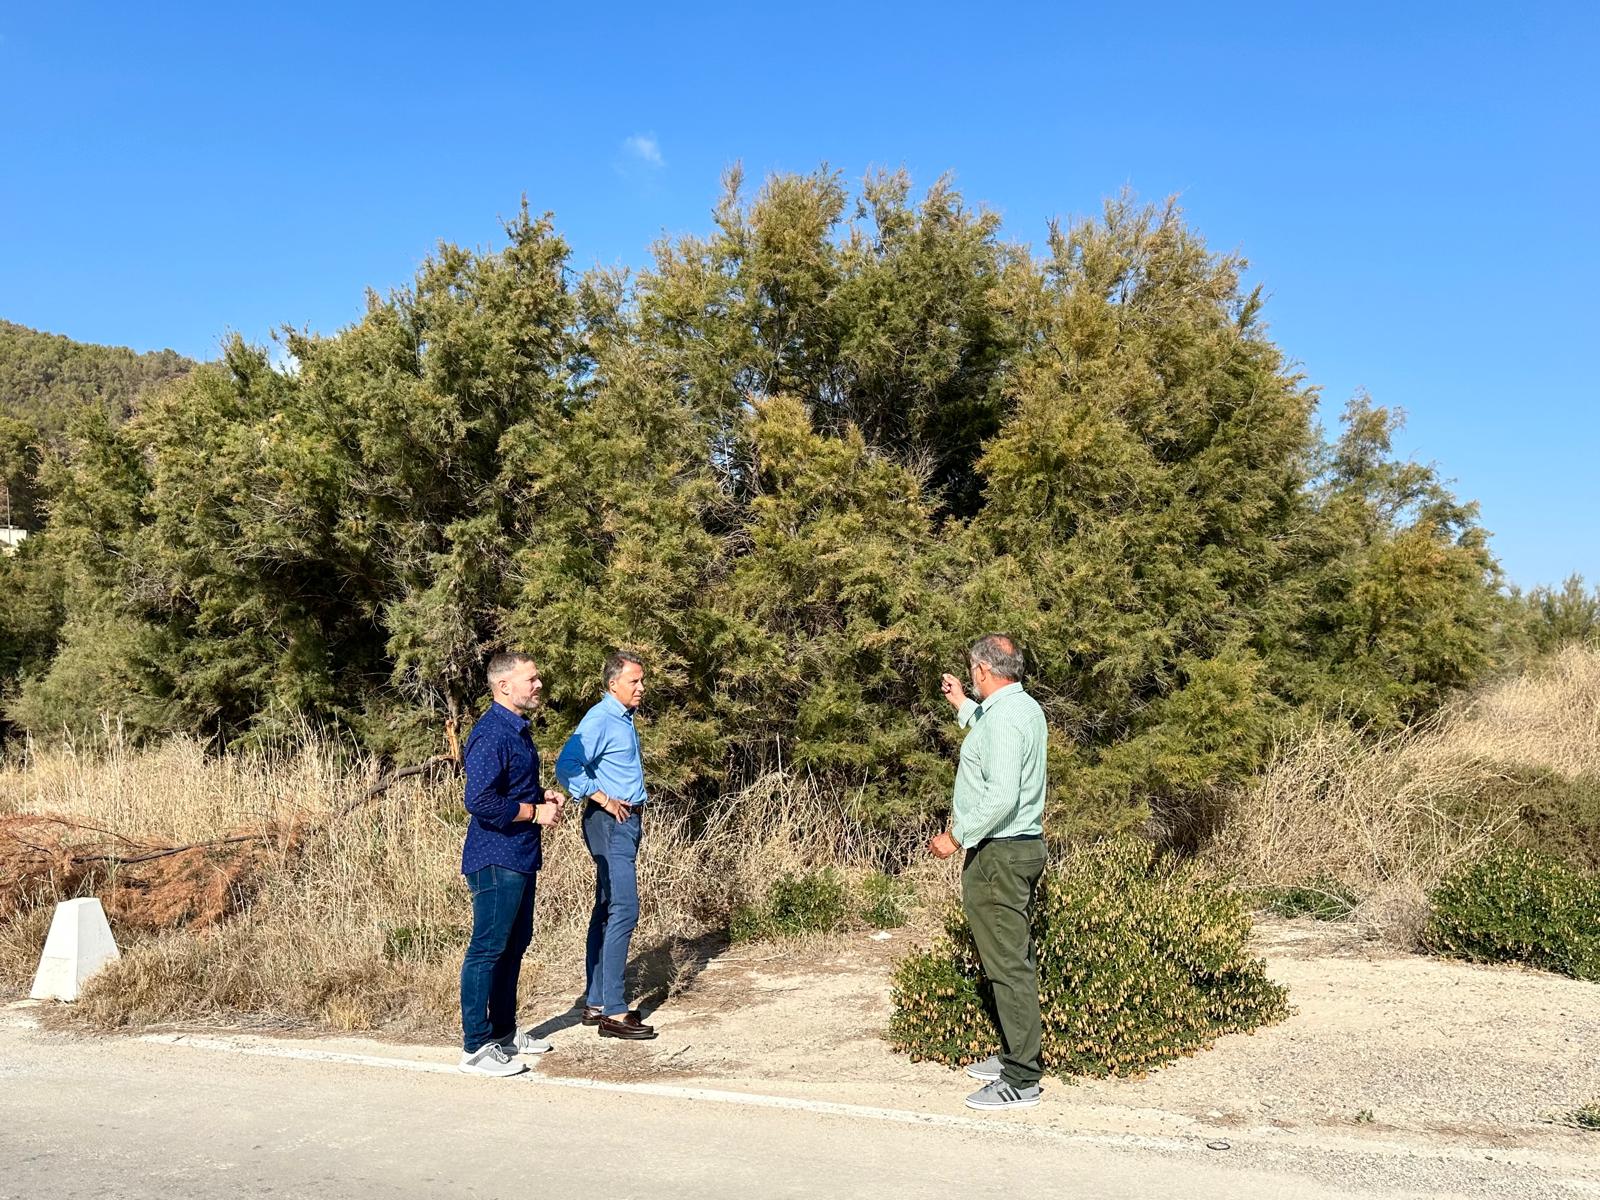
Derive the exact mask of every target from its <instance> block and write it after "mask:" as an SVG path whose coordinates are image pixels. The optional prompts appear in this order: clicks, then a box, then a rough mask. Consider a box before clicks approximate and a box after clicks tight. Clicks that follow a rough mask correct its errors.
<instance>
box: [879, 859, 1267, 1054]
mask: <svg viewBox="0 0 1600 1200" xmlns="http://www.w3.org/2000/svg"><path fill="white" fill-rule="evenodd" d="M1249 932H1250V919H1249V916H1248V915H1247V914H1246V912H1245V909H1244V906H1243V903H1242V901H1241V899H1240V898H1239V897H1238V896H1237V895H1235V894H1232V893H1230V892H1229V891H1228V890H1227V889H1226V888H1225V887H1224V886H1223V885H1222V884H1221V883H1220V882H1219V881H1218V880H1216V879H1215V878H1213V877H1211V876H1209V875H1207V874H1206V873H1205V872H1204V871H1203V870H1202V869H1201V868H1200V867H1199V866H1198V865H1197V864H1196V863H1195V862H1194V861H1192V860H1181V861H1180V860H1178V859H1176V858H1174V857H1172V856H1166V855H1160V854H1158V853H1157V851H1156V849H1155V848H1154V847H1153V846H1152V845H1151V844H1150V843H1148V842H1145V841H1143V840H1141V839H1137V838H1119V839H1116V840H1113V841H1108V842H1102V843H1099V844H1098V845H1095V846H1091V847H1088V848H1085V849H1083V850H1079V851H1077V852H1076V853H1074V854H1073V855H1072V856H1071V857H1069V858H1067V859H1066V860H1065V861H1064V862H1061V863H1059V864H1057V865H1054V866H1052V867H1051V869H1050V870H1048V871H1047V872H1046V875H1045V878H1044V880H1043V881H1042V882H1041V885H1040V894H1039V897H1038V900H1037V903H1036V906H1035V911H1034V921H1033V937H1034V946H1035V950H1036V954H1037V956H1038V962H1039V993H1040V1003H1041V1009H1042V1014H1043V1019H1044V1041H1043V1058H1044V1065H1045V1067H1046V1069H1048V1070H1051V1071H1054V1072H1056V1073H1057V1074H1063V1075H1095V1076H1106V1075H1138V1074H1142V1073H1143V1072H1145V1071H1148V1070H1150V1069H1151V1068H1154V1067H1159V1066H1162V1065H1164V1064H1166V1063H1169V1062H1172V1061H1173V1060H1175V1059H1176V1058H1178V1057H1180V1056H1182V1055H1186V1054H1191V1053H1193V1052H1194V1051H1196V1050H1199V1049H1203V1048H1205V1047H1207V1046H1209V1045H1210V1044H1211V1043H1212V1042H1213V1041H1215V1039H1216V1038H1217V1037H1219V1036H1220V1035H1222V1034H1225V1033H1235V1032H1243V1031H1248V1030H1252V1029H1255V1028H1257V1027H1258V1026H1261V1025H1264V1024H1268V1023H1271V1022H1273V1021H1278V1020H1281V1019H1282V1018H1283V1017H1284V1016H1286V1015H1287V1014H1288V1012H1289V1005H1288V992H1287V990H1286V989H1285V988H1283V987H1281V986H1279V985H1278V984H1275V983H1273V982H1272V981H1271V980H1269V979H1268V978H1267V977H1266V973H1265V970H1264V964H1263V963H1262V962H1261V961H1260V960H1259V959H1252V958H1251V957H1250V955H1249V953H1248V951H1247V949H1246V941H1247V938H1248V936H1249ZM987 993H988V984H987V981H986V980H985V979H984V977H983V973H982V970H981V968H980V966H979V963H978V957H977V952H976V949H975V948H974V946H973V944H972V936H971V932H970V930H969V929H968V928H967V925H966V921H965V920H964V919H963V918H962V916H961V914H960V913H959V911H957V912H952V913H951V914H950V917H949V918H948V919H947V921H946V924H945V937H944V939H942V940H941V941H940V942H939V943H937V944H936V945H935V946H934V947H933V949H931V950H928V951H924V952H920V953H916V954H912V955H910V956H908V957H907V958H906V959H904V960H903V961H902V962H901V963H900V965H899V966H898V967H897V968H896V971H895V976H894V991H893V1003H894V1012H893V1015H892V1017H891V1018H890V1023H889V1038H890V1041H891V1043H892V1044H893V1045H894V1046H895V1047H896V1048H897V1049H899V1050H902V1051H905V1052H906V1053H908V1054H910V1055H911V1056H912V1057H913V1058H915V1059H932V1060H934V1061H936V1062H942V1063H945V1064H947V1065H949V1066H959V1065H963V1064H965V1063H969V1062H972V1061H975V1060H976V1059H979V1058H982V1057H984V1056H985V1055H987V1054H989V1053H991V1052H992V1051H993V1050H994V1047H995V1045H996V1042H997V1033H996V1026H995V1023H994V1018H993V1016H992V1013H993V1005H992V1000H991V998H990V997H989V995H988V994H987Z"/></svg>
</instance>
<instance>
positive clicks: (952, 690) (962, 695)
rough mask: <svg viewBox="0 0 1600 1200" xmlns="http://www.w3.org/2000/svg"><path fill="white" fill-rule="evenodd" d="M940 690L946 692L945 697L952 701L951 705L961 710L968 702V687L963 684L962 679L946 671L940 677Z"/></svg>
mask: <svg viewBox="0 0 1600 1200" xmlns="http://www.w3.org/2000/svg"><path fill="white" fill-rule="evenodd" d="M939 690H940V691H941V692H943V693H944V698H945V699H946V700H948V701H950V707H951V708H953V709H956V710H958V711H959V710H960V708H961V706H962V705H963V704H965V703H966V702H967V689H966V688H964V687H962V686H961V680H959V679H957V678H956V677H955V676H954V675H952V674H950V672H948V671H946V672H945V673H944V674H943V675H941V676H940V677H939Z"/></svg>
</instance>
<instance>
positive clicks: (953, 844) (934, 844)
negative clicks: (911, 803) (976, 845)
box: [928, 675, 961, 858]
mask: <svg viewBox="0 0 1600 1200" xmlns="http://www.w3.org/2000/svg"><path fill="white" fill-rule="evenodd" d="M945 678H946V679H949V678H950V676H948V675H946V676H945ZM959 849H961V844H960V843H959V842H957V841H956V839H955V838H954V837H952V836H951V835H950V832H949V831H948V830H946V831H945V832H944V833H941V834H937V835H936V836H935V837H934V839H933V840H932V841H930V842H929V843H928V853H929V854H931V855H933V856H934V857H935V858H949V857H950V856H951V855H952V854H954V853H955V852H956V851H957V850H959Z"/></svg>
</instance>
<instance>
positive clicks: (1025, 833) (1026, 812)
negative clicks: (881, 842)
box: [928, 633, 1049, 1110]
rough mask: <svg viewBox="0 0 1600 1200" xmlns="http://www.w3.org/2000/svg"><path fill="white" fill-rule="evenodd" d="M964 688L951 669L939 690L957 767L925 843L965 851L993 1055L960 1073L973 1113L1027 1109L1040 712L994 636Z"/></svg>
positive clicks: (1034, 1085)
mask: <svg viewBox="0 0 1600 1200" xmlns="http://www.w3.org/2000/svg"><path fill="white" fill-rule="evenodd" d="M968 659H969V663H970V667H971V673H972V686H973V690H974V691H976V692H977V693H978V698H977V700H973V699H972V698H971V697H969V696H968V695H967V694H966V690H965V689H964V688H963V687H962V685H961V681H960V680H959V679H957V678H956V677H955V676H954V675H946V676H944V679H943V681H942V682H941V684H940V690H941V691H943V693H944V698H945V699H946V700H948V701H949V702H950V705H951V707H952V708H954V709H955V710H956V720H957V721H958V722H959V723H960V724H961V725H962V727H963V728H965V729H966V730H967V736H966V739H965V740H964V741H963V742H962V743H961V761H960V765H959V766H958V767H957V768H956V786H955V795H954V798H953V800H952V803H951V810H950V816H951V823H950V829H949V830H948V831H947V832H945V833H941V834H939V835H938V836H937V837H935V838H934V839H933V840H932V841H931V842H930V843H929V844H928V849H929V850H930V851H931V852H932V853H933V854H934V855H935V856H936V857H938V858H949V857H950V856H951V855H952V854H954V853H955V852H956V851H957V850H965V851H966V860H965V862H964V863H963V865H962V868H961V907H962V909H963V910H964V911H965V913H966V916H967V924H968V925H970V926H971V927H972V940H973V941H974V942H975V943H976V944H977V947H978V957H979V959H980V960H981V961H982V963H983V973H984V975H985V976H987V977H988V980H989V984H990V989H991V998H992V1008H991V1015H992V1016H993V1017H994V1019H995V1024H996V1026H997V1027H998V1028H999V1030H1000V1040H1001V1052H1000V1053H999V1054H996V1055H992V1056H990V1057H989V1058H987V1059H985V1060H984V1061H983V1062H979V1063H973V1064H972V1065H971V1066H969V1067H968V1068H967V1074H968V1075H971V1076H972V1077H973V1078H974V1079H981V1080H983V1081H984V1086H983V1087H982V1088H980V1089H979V1090H978V1091H976V1092H974V1093H973V1094H972V1095H970V1096H968V1097H967V1107H968V1108H977V1109H986V1110H987V1109H1007V1108H1031V1107H1033V1106H1034V1105H1035V1104H1038V1103H1039V1096H1040V1087H1039V1078H1040V1075H1041V1067H1040V1062H1039V1043H1040V1040H1041V1029H1040V1020H1039V972H1038V967H1037V964H1036V963H1035V961H1034V954H1033V940H1032V937H1031V933H1030V929H1031V924H1032V917H1033V893H1034V889H1035V887H1036V886H1037V884H1038V882H1039V877H1040V876H1041V875H1042V874H1043V873H1044V864H1045V848H1044V787H1045V749H1046V744H1047V741H1048V738H1049V730H1048V728H1047V727H1046V725H1045V719H1044V710H1043V709H1041V708H1040V707H1039V704H1038V702H1037V701H1036V700H1034V698H1033V697H1032V696H1030V695H1028V693H1027V692H1025V691H1023V690H1022V683H1021V680H1022V653H1021V651H1020V650H1019V649H1018V648H1017V644H1016V643H1015V642H1014V641H1013V640H1012V639H1011V638H1009V637H1007V636H1006V635H1005V634H1003V633H991V634H989V635H988V636H986V637H983V638H980V639H979V640H978V641H977V642H976V643H974V645H973V647H972V649H971V651H970V652H969V654H968Z"/></svg>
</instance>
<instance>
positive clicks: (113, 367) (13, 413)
mask: <svg viewBox="0 0 1600 1200" xmlns="http://www.w3.org/2000/svg"><path fill="white" fill-rule="evenodd" d="M194 365H195V364H194V361H193V360H192V359H188V358H185V357H184V356H183V355H181V354H178V353H177V352H175V351H172V350H157V351H154V352H152V353H149V354H137V353H135V352H134V351H132V350H130V349H128V348H127V347H126V346H96V345H91V344H89V343H86V342H75V341H73V340H72V339H71V338H68V337H63V336H61V335H60V334H56V333H43V332H40V331H39V330H36V329H29V328H28V327H27V326H25V325H17V324H14V323H13V322H11V321H5V320H0V416H5V417H16V418H21V419H23V420H27V421H30V422H32V423H33V424H35V425H36V426H38V427H39V429H40V430H41V431H42V432H43V433H44V434H45V435H46V436H47V437H49V436H53V435H55V434H58V433H60V432H61V431H62V430H63V429H64V428H65V427H66V424H67V421H68V420H69V418H70V417H71V414H72V413H73V411H74V410H76V409H78V408H80V407H82V406H83V405H85V404H99V405H102V406H103V407H104V408H105V410H106V413H107V414H108V415H109V416H110V417H111V419H112V420H113V421H119V420H121V419H122V418H123V417H126V416H127V415H128V413H129V412H131V411H132V410H133V408H134V405H135V404H136V402H137V400H138V396H139V393H140V392H141V391H142V390H143V389H144V388H146V387H148V386H149V385H150V384H153V383H161V382H163V381H165V380H168V379H175V378H177V377H179V376H181V375H185V374H187V373H188V372H189V371H190V370H191V369H192V368H193V367H194Z"/></svg>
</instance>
